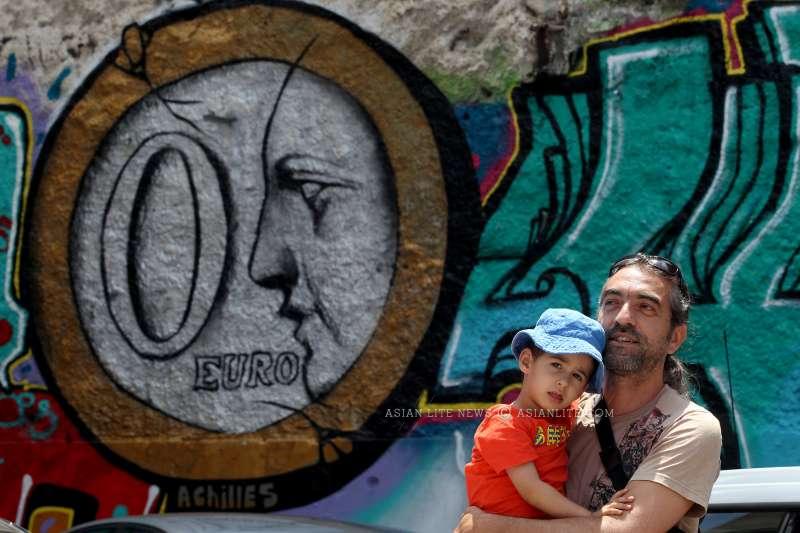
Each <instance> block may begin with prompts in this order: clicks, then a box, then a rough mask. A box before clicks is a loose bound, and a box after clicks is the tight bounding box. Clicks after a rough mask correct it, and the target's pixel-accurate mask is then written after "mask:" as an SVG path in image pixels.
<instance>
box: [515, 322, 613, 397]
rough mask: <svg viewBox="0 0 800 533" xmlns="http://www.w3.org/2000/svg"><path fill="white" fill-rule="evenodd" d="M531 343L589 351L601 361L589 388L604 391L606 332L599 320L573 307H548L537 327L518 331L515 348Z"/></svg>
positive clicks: (557, 350) (560, 350) (548, 349)
mask: <svg viewBox="0 0 800 533" xmlns="http://www.w3.org/2000/svg"><path fill="white" fill-rule="evenodd" d="M531 345H534V346H536V347H537V348H539V349H540V350H544V351H545V352H548V353H553V354H559V355H568V354H586V355H588V356H590V357H592V359H594V360H595V361H597V370H595V373H594V377H593V378H592V380H591V381H590V382H589V386H588V387H587V388H586V391H587V392H598V393H599V392H601V391H602V390H603V381H604V380H605V374H606V372H605V366H603V355H602V353H603V349H604V348H605V347H606V334H605V332H604V331H603V326H601V325H600V323H599V322H598V321H597V320H593V319H591V318H589V317H588V316H586V315H584V314H583V313H580V312H578V311H575V310H573V309H548V310H546V311H545V312H544V313H542V316H540V317H539V320H538V322H536V327H535V328H533V329H523V330H522V331H519V332H518V333H517V334H516V335H514V340H512V341H511V351H512V352H513V354H514V357H516V358H518V359H519V354H520V352H522V350H524V349H525V348H529V347H530V346H531Z"/></svg>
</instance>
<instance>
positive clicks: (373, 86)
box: [0, 0, 800, 533]
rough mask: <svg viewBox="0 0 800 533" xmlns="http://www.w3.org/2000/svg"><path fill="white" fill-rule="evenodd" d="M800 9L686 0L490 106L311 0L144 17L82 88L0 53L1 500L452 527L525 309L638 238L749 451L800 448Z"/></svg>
mask: <svg viewBox="0 0 800 533" xmlns="http://www.w3.org/2000/svg"><path fill="white" fill-rule="evenodd" d="M798 30H800V3H797V2H747V1H741V0H739V1H728V2H688V3H687V5H686V7H685V10H684V12H683V13H682V14H681V15H679V16H676V17H672V18H668V19H666V20H663V21H658V22H655V21H652V20H649V19H640V20H637V21H635V22H634V23H632V24H630V25H627V26H623V27H619V28H616V29H614V30H613V31H611V32H609V33H607V35H604V36H601V37H599V38H596V39H593V40H591V41H589V42H587V43H586V44H585V46H584V47H583V48H582V49H580V50H578V51H576V53H575V54H574V56H573V60H572V63H573V66H572V70H571V71H570V73H569V74H568V75H564V76H540V77H538V78H537V79H536V80H535V81H531V82H520V83H514V84H513V87H512V89H511V90H510V91H509V93H508V95H507V98H502V99H496V98H489V99H487V100H481V101H477V100H475V101H473V100H467V101H462V100H458V99H454V98H453V97H450V98H448V97H446V96H445V95H444V93H443V92H442V90H441V89H442V87H439V86H437V84H436V83H434V82H433V81H431V78H432V77H433V76H432V75H431V73H429V72H423V70H420V69H419V68H418V67H417V66H415V65H414V64H413V63H412V62H411V61H410V60H409V59H408V58H407V57H406V56H405V55H403V53H401V52H400V51H398V50H397V49H396V48H394V47H393V46H391V45H389V44H387V43H386V42H385V41H384V40H383V39H382V37H381V35H375V34H373V33H369V32H367V31H365V30H364V29H362V28H361V27H360V26H359V25H357V24H355V23H354V22H352V21H350V20H348V19H346V18H344V17H342V16H340V15H336V14H334V13H332V12H330V11H327V10H325V9H323V8H319V7H314V6H310V5H305V4H299V3H283V2H281V3H269V2H257V1H241V2H218V3H209V4H204V5H192V6H189V7H186V8H182V9H174V10H168V11H166V12H161V13H158V14H155V15H153V16H151V17H149V18H145V19H142V20H139V19H138V18H136V19H133V18H132V19H131V20H130V21H129V23H128V25H127V26H126V27H125V28H124V30H123V31H122V32H121V33H120V34H119V35H118V36H117V37H116V39H115V40H114V41H113V42H108V43H105V44H104V45H103V46H101V47H98V51H97V52H96V53H95V56H93V57H94V59H93V61H92V62H90V63H89V64H88V65H80V66H81V69H79V70H80V72H81V74H80V78H79V79H76V80H75V81H74V82H73V83H71V84H70V86H69V89H68V90H64V88H63V84H64V81H65V80H66V79H68V78H69V77H70V75H71V74H72V73H73V70H74V69H75V68H76V65H71V64H64V65H62V66H61V67H60V69H59V70H58V71H57V72H56V73H55V76H54V77H50V78H48V79H47V80H43V79H40V78H41V76H39V75H38V74H36V73H34V72H33V70H30V71H26V67H28V66H29V64H28V63H26V62H23V61H20V60H18V58H17V55H16V53H15V52H14V51H11V48H9V49H7V50H3V49H2V48H0V67H2V68H0V258H1V259H2V261H0V279H1V280H2V284H3V285H2V287H3V292H2V294H3V298H2V301H0V479H2V480H3V491H2V492H1V493H0V516H2V517H4V518H8V519H13V520H16V521H17V522H20V523H21V524H22V525H24V526H26V527H28V528H29V529H31V530H32V531H37V532H39V531H40V532H51V533H52V532H56V531H62V530H63V529H65V528H66V527H68V526H70V525H75V524H78V523H81V522H85V521H88V520H92V519H95V518H103V517H109V516H124V515H128V514H141V513H156V512H170V511H193V510H229V511H251V512H253V511H254V512H265V511H281V512H283V513H288V514H299V515H310V516H319V517H329V518H336V519H342V520H351V521H357V522H363V523H368V524H380V525H385V526H391V527H399V528H403V529H411V530H416V531H424V530H430V531H434V530H435V531H438V530H442V529H447V528H451V527H452V526H453V525H454V524H455V522H456V521H457V517H458V515H459V513H460V511H461V510H462V509H463V508H464V506H465V502H466V495H465V491H464V486H463V484H464V480H463V465H464V464H465V463H466V462H467V460H468V458H469V453H470V449H471V446H472V434H473V432H474V429H475V427H476V426H477V423H478V421H479V420H480V414H481V412H480V410H481V409H482V408H485V407H487V406H489V405H491V404H493V403H496V402H497V401H508V400H509V399H511V398H513V397H514V395H515V394H516V390H517V387H518V382H519V379H520V376H519V373H518V371H516V370H515V364H514V359H513V357H512V356H511V352H510V341H511V337H512V335H513V333H514V332H515V331H516V330H518V329H520V328H522V327H526V326H529V325H530V324H531V323H533V322H534V321H535V320H536V318H537V317H538V315H539V314H540V313H541V312H542V311H543V310H544V309H546V308H548V307H554V306H557V307H573V308H577V309H580V310H582V311H583V312H585V313H587V314H593V313H594V312H595V305H596V300H597V297H598V292H599V289H600V287H601V285H602V282H603V280H604V278H605V272H606V271H607V267H608V265H609V264H610V263H611V262H612V261H613V260H614V259H616V258H617V257H619V256H622V255H625V254H627V253H632V252H635V251H639V250H644V251H647V252H650V253H657V254H661V255H668V256H671V257H673V258H675V259H676V260H677V261H678V262H679V263H680V264H681V265H682V267H683V270H684V272H685V274H686V277H687V281H688V283H689V286H690V288H691V290H692V293H693V294H694V297H695V307H694V309H693V311H692V317H691V326H690V339H689V341H688V342H687V344H686V345H685V346H684V348H682V350H681V353H680V355H681V356H682V357H683V358H684V360H686V361H687V363H689V365H690V367H691V368H692V370H693V372H694V375H695V381H696V387H695V389H696V390H695V398H696V400H697V401H698V402H700V403H702V404H704V405H706V406H707V407H708V408H709V409H711V410H712V411H713V412H714V413H715V414H716V415H717V417H718V418H719V419H720V422H721V424H722V427H723V440H724V452H723V467H724V468H740V467H758V466H774V465H784V464H799V463H800V455H799V454H798V450H797V448H796V446H795V443H796V442H797V440H798V438H800V433H799V432H800V429H798V428H800V420H799V419H798V415H796V414H794V413H793V412H792V411H791V410H790V409H787V402H786V399H787V398H793V397H795V396H796V395H797V393H798V392H800V391H799V390H798V385H797V383H798V382H799V381H800V366H798V364H797V362H796V361H797V353H798V347H797V342H796V341H795V340H794V338H793V335H792V333H793V332H794V329H795V328H794V327H793V325H794V324H796V323H797V321H798V320H800V303H799V302H800V258H798V254H800V242H799V241H798V239H797V237H796V236H797V235H798V234H800V222H797V221H798V220H800V216H798V213H795V211H797V210H798V209H800V200H797V199H796V196H797V192H798V191H797V189H798V174H799V173H800V144H799V143H798V139H799V138H800V122H799V120H800V119H799V117H800V112H799V111H798V109H800V81H798V80H800V40H798V39H797V36H798V35H800V31H798ZM101 49H102V50H101ZM76 57H78V56H77V54H76Z"/></svg>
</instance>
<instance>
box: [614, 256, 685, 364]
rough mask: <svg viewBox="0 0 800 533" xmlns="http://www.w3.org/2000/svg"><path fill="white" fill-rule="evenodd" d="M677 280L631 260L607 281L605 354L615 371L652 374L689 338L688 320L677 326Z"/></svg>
mask: <svg viewBox="0 0 800 533" xmlns="http://www.w3.org/2000/svg"><path fill="white" fill-rule="evenodd" d="M670 283H671V281H670V280H669V279H667V278H665V277H662V276H659V275H657V274H654V273H652V272H649V271H647V270H643V269H641V268H639V267H638V266H637V265H631V266H628V267H625V268H622V269H620V270H619V271H618V272H616V273H615V274H614V275H613V276H611V277H610V278H608V279H607V280H606V283H605V285H604V286H603V292H602V294H601V298H600V309H599V311H598V321H599V322H600V323H601V324H602V325H603V329H604V330H605V332H606V351H605V354H604V356H603V359H604V361H605V364H606V369H608V371H609V372H611V373H613V374H616V375H619V376H625V375H634V374H639V375H647V374H649V373H650V372H653V371H654V370H655V369H659V371H660V368H661V364H663V360H664V357H665V356H666V354H668V353H674V352H675V351H676V350H677V349H678V348H679V347H680V345H681V344H682V343H683V341H684V339H685V338H686V325H685V324H681V325H679V326H676V327H674V328H673V327H672V323H671V316H672V314H671V309H670V304H669V294H670V290H671V286H670Z"/></svg>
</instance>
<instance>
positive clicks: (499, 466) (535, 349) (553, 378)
mask: <svg viewBox="0 0 800 533" xmlns="http://www.w3.org/2000/svg"><path fill="white" fill-rule="evenodd" d="M605 342H606V340H605V334H604V332H603V328H602V326H601V325H600V324H599V323H598V322H597V321H595V320H592V319H591V318H588V317H586V316H584V315H583V314H581V313H579V312H577V311H573V310H571V309H548V310H546V311H545V312H544V313H542V316H541V317H539V321H538V322H537V323H536V327H535V328H534V329H524V330H522V331H520V332H518V333H517V334H516V335H515V336H514V340H513V341H512V342H511V351H512V352H513V353H514V356H515V357H516V358H517V360H518V363H519V368H520V370H522V373H523V380H522V390H520V393H519V396H518V397H517V399H516V400H514V402H513V403H512V404H511V405H503V404H501V405H495V406H493V407H491V408H489V409H488V410H487V412H486V415H485V418H484V419H483V421H482V422H481V424H480V426H478V429H477V430H476V431H475V447H474V448H473V449H472V461H471V462H470V463H468V464H467V466H466V467H465V469H464V473H465V477H466V481H467V495H468V497H469V504H470V505H475V506H477V507H480V508H481V509H483V510H484V511H486V512H489V513H494V514H502V515H506V516H518V517H523V518H562V517H569V516H601V515H621V514H622V513H624V512H625V511H628V510H630V508H631V505H630V503H631V501H632V500H633V496H625V493H626V492H627V489H623V490H621V491H619V492H617V493H616V494H614V496H613V497H612V499H611V501H610V502H609V503H608V504H606V505H605V506H604V507H603V508H602V509H600V510H598V511H596V512H595V513H590V512H589V511H588V510H587V509H584V508H583V507H581V506H580V505H578V504H576V503H574V502H571V501H570V500H568V499H567V497H566V496H564V484H565V483H566V481H567V450H566V440H567V437H568V436H569V433H570V430H571V429H572V425H573V423H574V421H575V413H576V408H575V406H574V405H572V402H574V401H575V400H577V399H578V397H580V395H581V394H582V393H583V392H584V391H587V390H588V391H589V392H600V391H601V390H602V387H603V378H604V375H605V369H604V367H603V358H602V356H601V352H602V351H603V348H604V347H605ZM587 386H588V388H587Z"/></svg>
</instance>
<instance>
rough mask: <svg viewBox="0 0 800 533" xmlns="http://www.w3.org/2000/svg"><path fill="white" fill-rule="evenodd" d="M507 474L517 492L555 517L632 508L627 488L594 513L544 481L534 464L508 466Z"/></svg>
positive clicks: (598, 513)
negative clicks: (626, 494)
mask: <svg viewBox="0 0 800 533" xmlns="http://www.w3.org/2000/svg"><path fill="white" fill-rule="evenodd" d="M506 473H507V474H508V477H510V478H511V482H512V483H513V484H514V487H516V489H517V492H519V494H520V496H522V498H523V499H524V500H525V501H526V502H528V503H529V504H531V505H532V506H534V507H536V508H537V509H539V510H540V511H543V512H545V513H547V514H549V515H550V516H552V517H553V518H569V517H572V516H603V515H605V516H611V515H621V514H622V513H624V512H626V511H630V509H631V502H632V501H633V496H625V493H627V492H628V489H622V490H621V491H619V492H617V493H616V494H614V496H612V497H611V501H610V502H608V503H607V504H606V505H604V506H603V507H602V509H600V510H598V511H595V512H594V513H592V512H591V511H589V510H588V509H584V508H583V507H581V506H580V505H578V504H577V503H575V502H572V501H570V500H569V499H567V497H566V496H564V495H563V494H561V493H560V492H558V491H557V490H556V489H555V488H554V487H553V486H552V485H550V484H549V483H545V482H544V481H542V480H541V479H540V478H539V473H538V472H537V471H536V467H535V466H534V464H533V463H525V464H521V465H519V466H513V467H511V468H509V469H507V470H506Z"/></svg>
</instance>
